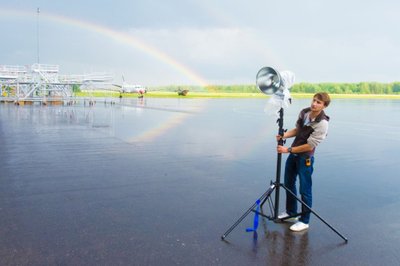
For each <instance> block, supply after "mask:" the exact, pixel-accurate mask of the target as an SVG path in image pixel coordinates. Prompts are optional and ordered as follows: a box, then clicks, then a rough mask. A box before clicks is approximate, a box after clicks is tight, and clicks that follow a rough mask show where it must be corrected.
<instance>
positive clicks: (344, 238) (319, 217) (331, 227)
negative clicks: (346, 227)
mask: <svg viewBox="0 0 400 266" xmlns="http://www.w3.org/2000/svg"><path fill="white" fill-rule="evenodd" d="M280 186H281V187H283V188H284V189H285V190H286V192H289V193H290V194H291V195H292V196H293V197H295V198H296V199H297V201H299V202H300V203H301V204H303V205H304V206H305V207H306V208H307V209H308V210H309V211H310V212H311V213H312V214H314V215H315V216H317V218H318V219H320V220H321V221H322V222H323V223H324V224H326V225H327V226H328V227H329V228H330V229H332V231H334V232H335V233H336V234H337V235H338V236H340V237H341V238H342V239H343V240H344V241H345V242H346V243H347V241H348V240H347V238H346V237H344V236H343V235H342V234H341V233H339V231H338V230H336V229H335V228H334V227H333V226H331V225H330V224H329V223H328V222H327V221H325V220H324V219H323V218H322V217H321V216H319V215H318V213H316V212H315V211H313V209H311V208H310V207H309V206H308V205H307V204H305V203H304V201H302V200H301V199H300V198H299V197H297V196H296V195H295V194H294V193H293V192H292V191H290V190H289V189H288V188H287V187H285V185H283V184H280Z"/></svg>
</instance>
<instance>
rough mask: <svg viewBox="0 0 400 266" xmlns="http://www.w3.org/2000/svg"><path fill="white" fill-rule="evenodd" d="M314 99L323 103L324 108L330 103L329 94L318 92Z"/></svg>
mask: <svg viewBox="0 0 400 266" xmlns="http://www.w3.org/2000/svg"><path fill="white" fill-rule="evenodd" d="M314 98H317V99H318V100H320V101H323V102H324V105H325V107H328V105H329V103H330V102H331V97H329V94H328V93H326V92H318V93H316V94H315V95H314Z"/></svg>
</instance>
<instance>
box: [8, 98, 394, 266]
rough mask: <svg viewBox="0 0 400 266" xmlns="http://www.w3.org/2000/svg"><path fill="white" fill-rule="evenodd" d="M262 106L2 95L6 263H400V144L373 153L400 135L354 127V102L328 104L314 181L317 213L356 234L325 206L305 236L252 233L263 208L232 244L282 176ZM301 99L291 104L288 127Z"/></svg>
mask: <svg viewBox="0 0 400 266" xmlns="http://www.w3.org/2000/svg"><path fill="white" fill-rule="evenodd" d="M135 101H136V100H135ZM264 104H265V101H262V100H222V99H221V100H187V101H185V100H176V99H170V100H157V99H145V102H127V103H124V105H115V106H108V105H101V104H99V103H98V104H97V105H96V106H95V107H92V108H89V107H84V106H72V107H51V106H47V107H40V106H32V107H30V106H24V107H16V106H13V105H6V104H3V105H1V106H0V122H1V123H0V143H1V149H0V160H1V161H0V162H1V163H0V175H1V176H0V265H398V264H400V253H399V252H398V250H399V244H400V230H399V229H400V222H399V221H400V217H399V213H398V210H399V207H400V196H399V194H400V192H399V189H398V187H399V186H398V185H399V181H398V174H397V173H398V171H397V169H398V167H397V162H396V161H397V160H398V159H396V158H398V156H397V152H396V153H392V154H391V153H390V151H389V153H388V157H387V158H386V159H385V160H383V159H379V160H373V158H374V157H373V154H371V150H372V151H373V153H375V154H378V153H379V154H381V151H380V150H379V147H380V145H389V144H390V145H391V146H390V147H392V148H393V149H394V150H399V148H400V147H399V146H400V144H399V143H398V141H397V142H395V141H394V140H393V139H392V135H391V133H388V135H387V136H386V137H385V138H384V139H383V140H382V139H381V137H382V136H380V137H378V136H377V135H375V134H374V135H373V134H368V133H366V134H364V133H365V132H366V131H368V130H371V131H374V125H368V126H369V127H368V126H365V124H361V122H360V124H357V126H358V129H359V131H358V132H354V131H351V130H349V129H351V128H353V127H352V126H353V124H352V122H354V121H358V120H357V119H358V117H357V116H356V115H355V114H354V117H352V116H345V111H344V110H345V109H346V108H352V105H351V104H350V103H348V102H344V103H341V102H336V103H334V104H333V105H332V107H330V109H328V110H327V112H328V113H330V114H331V115H332V116H333V117H334V118H335V120H333V121H337V122H336V124H334V123H332V127H331V131H330V136H329V138H328V139H327V141H326V143H325V144H324V146H321V148H320V149H319V150H318V151H317V154H318V157H317V159H316V169H315V173H314V183H313V186H314V187H313V188H314V203H315V204H314V210H316V211H317V212H318V213H319V214H320V215H321V216H322V217H323V218H325V219H326V220H327V221H328V222H329V223H331V224H332V225H333V226H334V227H335V228H337V229H338V230H339V231H340V232H341V233H343V234H344V235H345V236H346V237H348V239H349V242H348V243H347V244H345V243H344V241H343V239H341V238H340V237H339V236H338V235H336V234H335V233H334V232H333V231H332V230H331V229H329V228H328V227H327V226H326V225H325V224H323V223H322V222H320V221H319V220H318V219H317V218H316V217H315V216H312V220H311V224H310V229H309V230H308V231H306V232H302V233H293V232H290V230H289V225H290V224H287V223H283V224H280V223H274V222H272V221H269V220H267V221H265V220H261V221H260V226H259V228H258V230H257V236H255V235H253V233H247V232H245V229H246V228H247V227H251V226H252V224H253V214H250V215H249V216H248V217H247V218H246V219H245V220H244V221H243V222H242V223H240V224H239V226H238V227H237V228H236V229H235V230H233V231H232V232H231V233H230V235H229V236H228V237H227V239H226V241H221V239H220V237H221V235H222V234H223V233H224V232H225V231H226V230H227V229H228V228H229V227H230V226H231V225H232V224H233V223H234V222H235V221H236V220H237V219H238V218H239V217H240V216H241V215H242V214H243V213H244V212H245V211H246V210H247V209H248V208H249V207H250V206H251V205H252V204H253V203H254V201H255V200H256V199H257V198H258V197H259V196H260V195H261V194H262V193H263V192H264V191H265V190H266V189H267V188H268V186H269V182H270V181H271V180H274V179H275V167H276V153H275V151H274V145H275V143H274V136H275V134H276V131H277V126H276V124H275V122H274V118H271V117H268V116H266V115H265V114H264V113H263V112H262V110H263V108H264ZM335 104H336V105H335ZM356 104H358V105H359V106H358V107H359V108H363V107H364V105H363V103H356ZM303 105H308V101H299V102H297V104H296V103H295V104H294V105H293V106H292V107H291V109H290V110H288V111H287V112H286V118H285V119H286V120H285V124H286V127H290V126H291V125H293V123H294V121H295V119H296V116H297V112H298V110H300V107H303ZM360 105H361V107H360ZM384 106H386V107H387V105H386V104H385V105H384ZM365 108H367V107H365ZM368 108H370V105H368ZM376 108H377V107H376ZM391 108H392V109H393V110H394V111H396V110H398V108H399V104H398V103H393V106H392V107H391ZM169 109H171V110H172V111H171V112H169V111H168V110H169ZM383 111H384V112H385V113H386V111H387V110H383ZM377 115H379V114H377ZM344 118H346V120H344ZM391 121H392V122H393V120H391ZM382 123H383V122H382ZM350 124H352V125H351V126H350ZM362 125H364V127H362ZM371 127H372V128H371ZM381 127H392V130H398V129H399V128H400V126H399V123H398V122H395V123H387V124H384V123H383V124H382V125H380V128H381ZM360 130H361V131H360ZM360 132H361V133H360ZM382 134H386V133H382ZM378 140H379V142H380V143H379V145H378V143H377V142H378ZM350 144H351V145H353V146H351V147H349V148H348V149H346V148H347V147H348V145H350ZM366 145H369V147H368V148H367V147H366ZM386 147H387V148H386V149H389V148H388V147H389V146H386ZM338 150H340V151H338ZM389 150H391V149H389ZM355 156H357V157H355ZM283 162H284V161H283ZM383 169H384V170H383ZM281 194H282V197H281V198H282V200H281V202H282V203H283V202H284V193H283V191H282V193H281ZM282 203H281V204H282ZM281 209H283V205H281ZM266 211H269V210H268V208H266Z"/></svg>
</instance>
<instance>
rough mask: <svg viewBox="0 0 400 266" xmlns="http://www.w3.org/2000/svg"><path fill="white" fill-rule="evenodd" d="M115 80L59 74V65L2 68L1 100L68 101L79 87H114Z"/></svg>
mask: <svg viewBox="0 0 400 266" xmlns="http://www.w3.org/2000/svg"><path fill="white" fill-rule="evenodd" d="M112 80H113V75H111V74H108V73H91V74H85V75H59V66H58V65H46V64H33V65H31V66H30V67H28V66H9V65H0V86H1V96H0V99H1V100H2V101H13V102H15V103H20V102H41V103H47V102H60V101H68V100H71V98H72V97H73V88H74V87H75V86H79V88H81V89H92V90H93V89H107V88H110V87H111V86H112V85H111V84H112Z"/></svg>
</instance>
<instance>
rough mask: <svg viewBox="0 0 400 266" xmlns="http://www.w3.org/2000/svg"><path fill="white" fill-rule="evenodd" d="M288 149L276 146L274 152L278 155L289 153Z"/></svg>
mask: <svg viewBox="0 0 400 266" xmlns="http://www.w3.org/2000/svg"><path fill="white" fill-rule="evenodd" d="M288 149H289V148H288V147H285V146H282V145H278V147H277V148H276V151H277V152H278V153H289V151H288Z"/></svg>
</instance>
